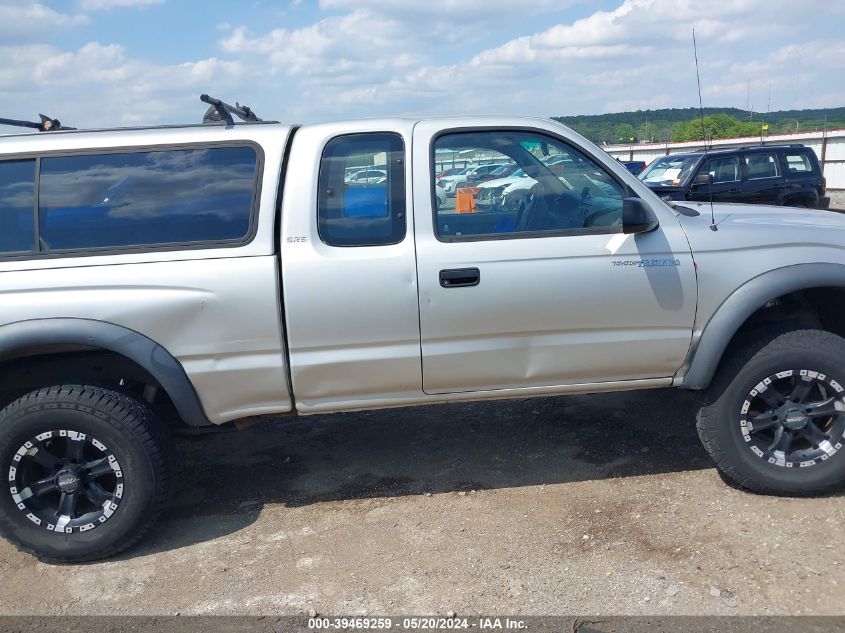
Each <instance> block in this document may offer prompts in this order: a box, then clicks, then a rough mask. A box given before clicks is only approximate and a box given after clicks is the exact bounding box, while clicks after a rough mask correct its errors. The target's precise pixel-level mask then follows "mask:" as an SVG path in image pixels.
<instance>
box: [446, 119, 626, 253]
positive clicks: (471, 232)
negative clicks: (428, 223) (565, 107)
mask: <svg viewBox="0 0 845 633" xmlns="http://www.w3.org/2000/svg"><path fill="white" fill-rule="evenodd" d="M458 159H460V160H468V161H470V162H471V163H474V164H477V165H485V166H487V165H495V166H499V167H505V169H501V170H497V169H492V168H485V170H484V173H483V174H479V173H478V172H479V171H481V170H476V171H475V172H467V175H466V177H463V176H462V177H460V180H459V182H457V184H456V186H455V188H454V197H447V196H446V194H441V193H440V192H438V191H437V189H434V190H435V193H437V196H438V203H437V204H435V205H434V208H435V209H436V210H437V211H436V218H437V220H436V231H437V235H438V237H439V238H440V239H441V240H444V241H455V240H461V239H497V238H507V237H542V236H543V234H548V233H552V232H557V233H560V232H563V233H572V234H580V233H608V232H618V231H621V229H622V200H623V198H624V197H625V194H624V188H623V186H622V185H621V184H620V183H619V182H617V181H616V180H615V179H614V178H613V177H611V176H610V174H608V173H607V172H606V171H605V170H604V168H603V167H601V166H600V165H599V164H598V163H597V162H595V161H594V160H593V159H591V158H590V157H589V156H587V155H586V154H584V153H582V152H580V151H579V150H577V149H575V148H574V147H572V146H570V145H567V144H566V143H564V142H562V141H559V140H556V139H553V138H551V137H546V136H544V135H541V134H537V133H532V132H522V131H510V130H491V131H477V132H460V133H455V134H446V135H443V136H440V137H439V138H438V139H437V140H436V141H435V144H434V155H433V160H434V165H433V169H432V173H433V174H438V173H440V172H441V171H442V170H443V169H444V168H445V167H447V166H449V165H450V164H452V163H453V161H456V160H458ZM500 174H502V175H500ZM433 185H434V186H435V187H436V186H437V184H436V183H433ZM450 189H451V188H450ZM444 200H445V201H444Z"/></svg>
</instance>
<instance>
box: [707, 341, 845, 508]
mask: <svg viewBox="0 0 845 633" xmlns="http://www.w3.org/2000/svg"><path fill="white" fill-rule="evenodd" d="M706 400H707V403H706V405H705V406H704V407H702V408H701V410H700V411H699V414H698V432H699V435H700V437H701V440H702V442H703V443H704V446H705V448H706V449H707V451H708V452H709V453H710V455H711V457H712V458H713V459H714V460H715V461H716V465H717V467H718V468H719V470H720V471H721V472H722V473H723V475H724V476H726V477H727V478H728V479H730V480H732V481H733V482H734V483H736V484H737V485H739V486H741V487H743V488H747V489H749V490H753V491H756V492H761V493H771V494H786V495H810V494H819V493H823V492H826V491H828V490H830V489H833V488H835V487H838V486H840V485H841V484H842V483H843V482H845V450H843V448H844V446H843V445H845V439H843V438H845V340H843V339H842V338H840V337H839V336H836V335H835V334H831V333H830V332H824V331H821V330H793V331H788V332H780V333H778V332H771V333H769V334H768V335H765V336H763V337H762V338H760V339H759V340H757V341H755V342H753V343H750V344H748V345H746V346H744V347H742V348H740V349H738V350H737V352H736V353H734V354H732V357H731V358H730V359H729V360H728V361H727V362H726V363H724V365H723V367H721V368H720V370H719V372H718V373H717V375H716V377H715V378H714V382H713V385H712V387H711V388H710V389H709V390H708V392H707V393H706Z"/></svg>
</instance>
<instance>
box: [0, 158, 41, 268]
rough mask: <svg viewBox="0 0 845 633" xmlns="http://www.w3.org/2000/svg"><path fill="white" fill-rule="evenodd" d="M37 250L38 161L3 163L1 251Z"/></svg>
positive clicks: (0, 177) (0, 181) (0, 174)
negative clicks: (36, 171)
mask: <svg viewBox="0 0 845 633" xmlns="http://www.w3.org/2000/svg"><path fill="white" fill-rule="evenodd" d="M34 249H35V161H34V160H7V161H2V162H0V253H16V252H29V251H32V250H34Z"/></svg>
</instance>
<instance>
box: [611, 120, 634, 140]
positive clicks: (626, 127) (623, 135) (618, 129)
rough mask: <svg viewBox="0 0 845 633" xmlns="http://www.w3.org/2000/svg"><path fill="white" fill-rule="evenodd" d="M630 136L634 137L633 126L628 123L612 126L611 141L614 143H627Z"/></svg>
mask: <svg viewBox="0 0 845 633" xmlns="http://www.w3.org/2000/svg"><path fill="white" fill-rule="evenodd" d="M632 137H636V134H635V133H634V126H633V125H631V124H630V123H619V124H618V125H616V126H615V127H614V128H613V141H614V142H615V143H627V142H628V141H630V139H631V138H632Z"/></svg>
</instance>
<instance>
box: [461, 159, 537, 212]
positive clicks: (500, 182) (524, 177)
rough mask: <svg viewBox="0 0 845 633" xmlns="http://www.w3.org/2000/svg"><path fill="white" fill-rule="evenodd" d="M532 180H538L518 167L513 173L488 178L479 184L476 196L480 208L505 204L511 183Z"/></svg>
mask: <svg viewBox="0 0 845 633" xmlns="http://www.w3.org/2000/svg"><path fill="white" fill-rule="evenodd" d="M522 181H531V183H532V184H533V183H535V182H536V180H534V179H533V178H529V177H528V174H526V173H525V172H524V171H523V170H522V169H519V168H517V169H516V170H515V171H514V172H513V173H511V174H510V175H508V176H505V177H503V178H494V179H492V180H487V181H485V182H483V183H481V184H480V185H478V193H477V194H476V196H475V200H476V204H477V205H478V208H479V209H482V210H483V209H492V208H496V207H503V206H504V192H505V190H506V189H508V187H510V186H511V185H513V184H515V183H518V182H522Z"/></svg>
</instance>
